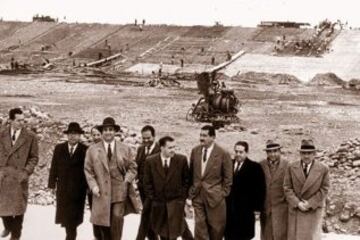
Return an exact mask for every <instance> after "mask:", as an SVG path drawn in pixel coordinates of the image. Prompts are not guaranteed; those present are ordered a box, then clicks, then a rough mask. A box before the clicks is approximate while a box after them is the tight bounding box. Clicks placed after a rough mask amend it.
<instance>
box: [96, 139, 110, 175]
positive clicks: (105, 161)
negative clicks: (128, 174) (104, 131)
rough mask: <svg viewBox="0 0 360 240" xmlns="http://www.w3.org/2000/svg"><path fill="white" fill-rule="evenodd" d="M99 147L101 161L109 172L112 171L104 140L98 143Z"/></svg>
mask: <svg viewBox="0 0 360 240" xmlns="http://www.w3.org/2000/svg"><path fill="white" fill-rule="evenodd" d="M97 149H98V158H100V161H101V162H102V163H103V165H104V167H105V169H106V170H107V171H108V172H110V170H109V161H108V159H107V155H106V150H105V147H104V143H103V142H102V141H101V142H99V143H97ZM95 161H96V160H95Z"/></svg>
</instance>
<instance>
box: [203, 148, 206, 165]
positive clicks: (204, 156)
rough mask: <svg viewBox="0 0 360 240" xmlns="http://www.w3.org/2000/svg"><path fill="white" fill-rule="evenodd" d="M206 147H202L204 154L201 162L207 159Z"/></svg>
mask: <svg viewBox="0 0 360 240" xmlns="http://www.w3.org/2000/svg"><path fill="white" fill-rule="evenodd" d="M206 157H207V148H204V155H203V162H206V160H207V158H206Z"/></svg>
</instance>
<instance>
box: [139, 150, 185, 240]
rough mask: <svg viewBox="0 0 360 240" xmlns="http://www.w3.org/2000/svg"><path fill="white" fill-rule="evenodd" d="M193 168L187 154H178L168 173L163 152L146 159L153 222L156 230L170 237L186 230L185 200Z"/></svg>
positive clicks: (148, 198)
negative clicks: (162, 157) (164, 165)
mask: <svg viewBox="0 0 360 240" xmlns="http://www.w3.org/2000/svg"><path fill="white" fill-rule="evenodd" d="M189 177H190V170H189V166H188V162H187V159H186V157H185V156H183V155H180V154H175V156H174V157H172V158H171V160H170V166H169V170H168V174H167V175H166V174H165V170H164V167H163V166H162V161H161V157H160V153H157V154H154V155H152V156H150V157H148V158H147V159H146V162H145V169H144V187H145V193H146V196H147V200H146V201H151V203H150V205H151V213H150V217H151V225H152V228H153V230H154V232H155V233H157V234H159V235H160V236H162V237H165V238H169V239H176V238H177V237H179V236H181V235H182V233H183V232H184V229H185V212H184V207H185V200H186V198H187V192H188V188H189Z"/></svg>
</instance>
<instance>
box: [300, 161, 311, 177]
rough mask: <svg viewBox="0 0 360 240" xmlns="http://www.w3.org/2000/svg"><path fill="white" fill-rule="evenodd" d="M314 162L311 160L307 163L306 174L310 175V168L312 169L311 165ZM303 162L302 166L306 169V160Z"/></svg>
mask: <svg viewBox="0 0 360 240" xmlns="http://www.w3.org/2000/svg"><path fill="white" fill-rule="evenodd" d="M313 162H314V161H311V162H310V163H309V164H308V165H307V168H306V174H307V175H309V172H310V169H311V166H312V165H313ZM301 163H302V168H303V169H304V168H305V162H301Z"/></svg>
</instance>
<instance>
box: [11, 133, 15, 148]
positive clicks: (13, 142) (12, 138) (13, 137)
mask: <svg viewBox="0 0 360 240" xmlns="http://www.w3.org/2000/svg"><path fill="white" fill-rule="evenodd" d="M11 140H12V144H13V145H14V144H15V141H16V131H14V133H13V135H12V137H11Z"/></svg>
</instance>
